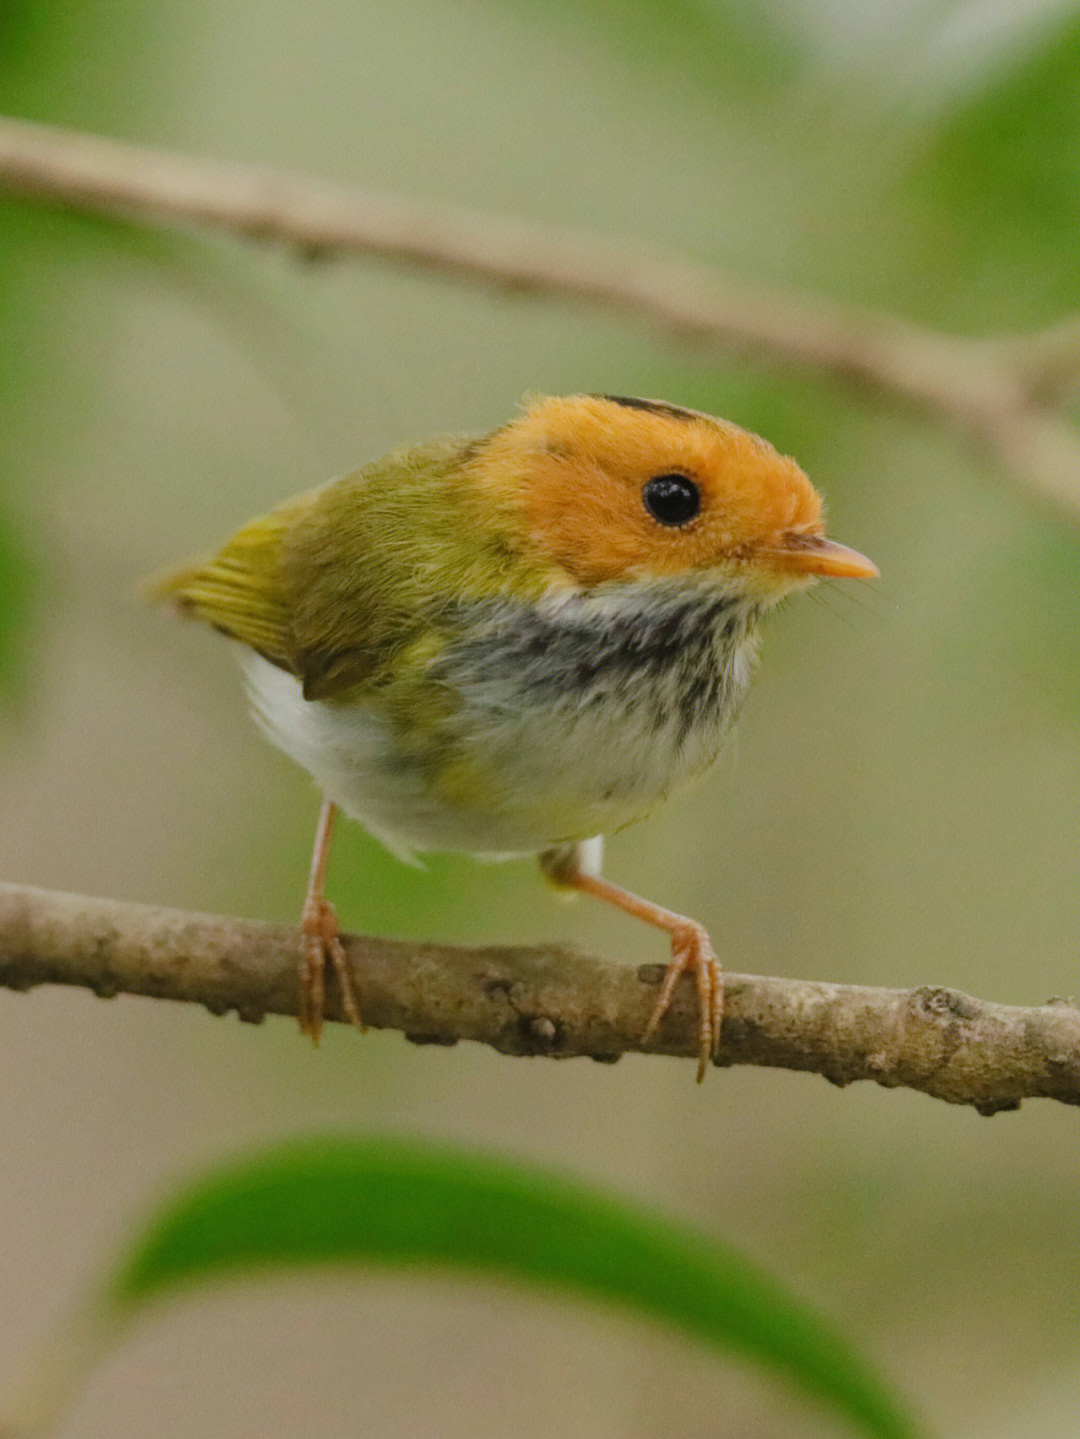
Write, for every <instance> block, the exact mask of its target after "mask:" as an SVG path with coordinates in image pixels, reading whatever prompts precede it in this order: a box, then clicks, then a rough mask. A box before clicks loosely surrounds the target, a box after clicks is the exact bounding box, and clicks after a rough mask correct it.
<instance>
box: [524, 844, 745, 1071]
mask: <svg viewBox="0 0 1080 1439" xmlns="http://www.w3.org/2000/svg"><path fill="white" fill-rule="evenodd" d="M581 850H582V847H581V846H580V845H573V846H565V847H560V848H559V849H552V850H547V851H545V852H544V853H543V854H542V855H541V856H540V868H541V869H542V871H543V872H544V875H545V876H546V877H547V879H549V880H550V881H551V883H552V884H554V885H555V886H556V887H557V888H560V889H571V890H577V891H579V892H580V893H582V894H591V895H593V896H594V897H595V898H596V899H602V900H606V901H607V903H608V904H613V905H615V906H616V907H617V908H618V909H621V910H625V912H626V913H627V914H632V915H633V916H634V917H635V919H641V920H644V921H645V923H646V924H652V925H655V926H656V927H657V929H663V930H665V931H666V932H667V933H668V934H669V935H670V936H671V962H670V963H669V964H668V967H667V969H666V970H665V971H664V979H663V983H662V984H661V986H660V994H659V996H658V998H657V1001H656V1004H655V1005H654V1006H653V1011H652V1014H651V1015H650V1016H649V1022H648V1024H647V1025H646V1026H645V1029H644V1032H643V1033H642V1036H641V1042H642V1044H647V1043H648V1042H649V1040H650V1039H651V1038H652V1036H653V1035H654V1034H655V1032H656V1027H657V1025H658V1024H659V1023H660V1021H661V1020H662V1019H663V1017H664V1015H665V1014H666V1013H667V1010H668V1008H669V1006H670V1004H671V1000H672V996H673V995H674V993H675V986H676V984H677V983H678V982H679V979H680V977H681V976H682V975H684V974H686V973H687V972H689V973H691V974H692V975H693V976H694V979H695V981H696V983H697V992H698V1067H697V1080H698V1083H699V1084H700V1083H701V1081H702V1080H703V1079H704V1078H705V1073H706V1071H707V1069H708V1067H709V1061H710V1059H712V1058H713V1056H714V1055H715V1054H716V1052H717V1050H718V1049H719V1047H720V1025H721V1021H722V1020H723V1015H724V977H723V971H722V969H721V967H720V961H719V960H718V959H717V957H716V952H715V951H714V949H713V947H712V943H711V942H710V940H709V936H708V934H707V932H706V931H705V929H704V928H703V927H702V926H701V925H700V924H698V923H697V921H696V920H693V919H687V918H685V916H683V915H681V914H676V913H675V912H674V911H673V910H670V909H663V908H662V907H661V906H660V905H658V904H653V903H652V902H651V901H650V900H647V899H642V898H641V897H640V896H639V895H636V894H631V893H630V891H629V890H626V889H621V888H620V887H619V885H617V884H612V883H611V881H610V880H606V879H604V878H603V876H602V875H599V874H593V873H590V871H589V870H588V869H587V868H586V867H585V865H584V863H583V855H582V852H581Z"/></svg>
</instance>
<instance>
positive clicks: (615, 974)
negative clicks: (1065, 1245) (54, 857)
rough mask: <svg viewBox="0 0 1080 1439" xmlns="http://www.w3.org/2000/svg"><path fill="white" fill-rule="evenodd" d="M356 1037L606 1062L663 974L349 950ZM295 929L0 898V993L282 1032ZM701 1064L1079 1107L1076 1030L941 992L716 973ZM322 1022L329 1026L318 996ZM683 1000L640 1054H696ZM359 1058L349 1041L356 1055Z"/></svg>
mask: <svg viewBox="0 0 1080 1439" xmlns="http://www.w3.org/2000/svg"><path fill="white" fill-rule="evenodd" d="M345 947H346V951H347V954H348V959H349V965H350V968H351V970H352V972H353V974H354V976H355V979H356V984H357V988H358V991H359V994H360V998H361V1003H362V1005H363V1010H364V1017H365V1019H366V1020H367V1022H368V1023H369V1024H371V1025H373V1026H374V1027H375V1028H379V1029H397V1030H402V1031H403V1032H404V1033H405V1034H406V1035H407V1036H408V1037H409V1038H410V1039H413V1040H415V1041H417V1042H419V1043H429V1044H453V1043H456V1042H457V1041H458V1040H461V1039H471V1040H477V1041H479V1042H480V1043H483V1044H487V1045H490V1046H491V1047H492V1048H494V1049H497V1050H498V1051H499V1052H500V1053H502V1054H514V1055H545V1056H549V1057H552V1058H556V1059H558V1058H569V1057H572V1056H580V1055H588V1056H591V1057H592V1058H594V1059H598V1060H605V1061H610V1060H614V1059H617V1058H618V1057H619V1055H621V1054H622V1053H624V1052H625V1051H628V1050H640V1049H641V1048H642V1045H641V1035H642V1032H643V1030H644V1028H645V1023H646V1020H647V1019H648V1016H649V1013H650V1010H651V1009H652V1005H653V1002H654V999H655V994H656V986H657V984H658V983H659V982H660V976H661V973H662V970H663V966H662V965H658V964H657V965H644V966H640V967H637V968H633V967H630V966H628V965H625V964H615V963H612V962H610V961H608V960H604V959H600V958H598V957H596V956H595V955H589V954H583V953H580V952H577V951H574V950H570V949H563V948H559V947H557V946H554V945H538V946H535V947H528V948H526V947H508V946H493V947H488V948H483V949H466V948H460V947H453V946H450V945H439V944H406V943H399V942H395V941H392V940H386V939H371V938H362V937H357V936H353V937H349V938H346V940H345ZM299 952H300V951H299V934H298V931H297V930H296V929H290V928H282V927H279V926H273V925H268V924H261V923H258V922H256V921H254V920H243V919H225V918H214V917H212V916H208V915H201V914H190V913H186V912H183V911H179V910H169V909H153V908H149V907H147V906H144V905H135V904H125V903H121V902H118V901H115V900H107V899H87V898H83V897H81V896H77V895H67V894H54V893H50V892H49V891H47V890H40V889H31V888H29V887H27V886H22V885H11V884H7V885H0V987H6V988H8V989H13V990H23V989H31V988H33V987H34V986H36V985H40V984H64V985H78V986H82V987H84V988H87V989H91V990H93V991H94V992H95V993H96V994H98V995H101V996H111V995H114V994H119V993H124V994H137V995H146V996H150V997H152V998H155V999H173V1000H182V1001H186V1002H188V1003H192V1004H201V1005H203V1006H205V1007H206V1008H207V1009H209V1010H210V1011H211V1012H212V1013H214V1014H224V1013H226V1012H227V1011H229V1010H235V1011H236V1012H237V1014H239V1016H240V1018H241V1019H245V1020H248V1021H251V1022H258V1021H259V1020H261V1019H263V1017H264V1016H265V1015H267V1014H287V1015H295V1014H296V1013H297V1010H298V1005H299V984H298V977H297V964H298V959H299ZM725 1003H726V1008H725V1013H724V1023H723V1031H722V1036H721V1048H720V1056H719V1060H718V1062H719V1063H720V1064H721V1065H731V1064H755V1065H764V1066H770V1067H776V1068H782V1069H800V1070H808V1071H811V1072H813V1073H816V1074H822V1075H824V1076H825V1078H826V1079H829V1080H831V1081H832V1082H833V1083H834V1084H841V1085H842V1084H849V1083H851V1082H852V1081H853V1080H856V1079H872V1080H876V1081H877V1083H878V1084H881V1085H885V1086H887V1087H889V1088H898V1087H903V1088H908V1089H918V1090H921V1091H922V1092H923V1093H924V1094H930V1095H933V1096H935V1097H936V1098H938V1099H944V1100H948V1101H949V1102H950V1103H953V1104H971V1105H974V1106H975V1107H976V1108H977V1109H978V1110H979V1111H980V1112H981V1113H983V1114H993V1113H995V1112H997V1111H998V1110H1002V1109H1016V1108H1018V1107H1019V1104H1020V1101H1021V1100H1022V1099H1028V1098H1036V1097H1046V1098H1050V1099H1058V1100H1061V1101H1062V1102H1063V1103H1066V1104H1080V1013H1078V1012H1077V1010H1076V1008H1075V1007H1074V1006H1073V1005H1072V1004H1071V1003H1069V1002H1068V1001H1063V1000H1059V1001H1052V1002H1050V1003H1049V1004H1046V1005H1042V1006H1040V1007H1038V1008H1033V1009H1020V1008H1016V1007H1013V1006H1009V1005H1001V1004H989V1003H986V1002H984V1001H982V1000H977V999H972V998H970V997H969V996H967V995H964V994H960V993H958V992H957V991H955V990H950V989H941V988H937V987H926V988H923V989H914V990H905V989H872V988H869V987H866V986H862V985H845V984H824V983H816V982H810V981H806V980H794V979H766V978H759V977H755V976H751V975H745V974H728V975H727V976H726V984H725ZM327 1013H328V1018H330V1019H333V1020H337V1021H343V1020H344V1019H345V1016H344V1014H343V1012H342V1009H341V1004H340V999H339V997H338V996H337V995H336V994H335V993H333V992H331V994H330V995H329V996H328V1003H327ZM697 1031H698V1023H697V1009H696V1005H695V1001H694V994H693V992H692V985H691V984H690V983H686V984H685V985H683V986H682V987H681V989H680V990H679V992H678V993H677V995H676V999H675V1002H674V1004H673V1005H672V1008H671V1010H670V1012H669V1014H668V1015H667V1017H666V1018H665V1019H664V1021H663V1023H662V1024H661V1026H660V1029H659V1032H658V1033H657V1035H656V1036H655V1039H654V1040H653V1041H652V1042H651V1043H650V1044H649V1046H648V1052H650V1053H658V1054H668V1055H685V1056H686V1057H688V1058H692V1057H694V1056H696V1054H697V1048H698V1032H697ZM357 1042H358V1043H361V1044H362V1043H363V1040H358V1041H357Z"/></svg>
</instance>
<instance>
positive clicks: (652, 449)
mask: <svg viewBox="0 0 1080 1439" xmlns="http://www.w3.org/2000/svg"><path fill="white" fill-rule="evenodd" d="M877 574H878V570H877V567H876V566H875V565H874V564H873V563H872V562H871V561H870V560H868V559H867V558H865V556H863V555H861V554H859V553H858V552H857V551H855V550H853V549H849V548H848V547H847V546H845V545H842V544H839V543H837V542H836V541H834V540H832V539H830V538H828V537H827V536H826V534H825V527H824V519H823V509H822V501H821V498H820V496H819V494H818V492H817V491H816V490H815V488H814V487H813V485H812V484H811V483H810V481H809V479H808V478H807V477H806V475H805V474H804V473H803V471H802V470H801V469H800V468H799V466H798V465H797V464H796V463H795V461H794V460H793V459H790V458H789V457H787V456H785V455H782V454H780V453H779V452H778V451H777V450H776V449H775V448H774V447H773V446H772V445H770V444H769V443H768V442H767V441H765V440H763V439H761V438H759V437H758V436H757V435H755V434H752V433H750V432H749V431H748V430H746V429H743V428H741V427H740V426H738V425H736V424H734V423H732V422H730V421H728V420H724V419H720V418H717V417H715V416H712V415H709V414H706V413H703V412H701V411H698V410H694V409H689V408H684V407H682V406H680V405H675V404H668V403H666V402H664V401H661V400H654V399H643V398H638V397H635V396H629V395H601V394H575V395H569V396H532V397H526V400H525V401H524V402H523V404H522V406H521V407H520V410H519V413H518V414H517V415H516V416H515V417H514V418H512V419H511V420H510V421H509V422H508V423H506V424H503V425H500V426H499V427H497V428H495V429H493V430H490V431H489V432H487V433H484V434H479V435H450V436H443V437H440V438H437V439H434V440H430V441H427V442H423V443H419V444H413V445H409V446H405V447H403V448H400V449H397V450H395V451H393V452H392V453H390V454H388V455H386V456H384V457H382V458H380V459H376V460H374V461H373V462H371V463H369V464H366V465H364V466H363V467H362V468H360V469H358V470H356V471H355V472H353V473H350V474H348V475H345V476H344V477H342V478H339V479H335V480H332V481H330V482H329V483H327V484H324V485H322V486H320V487H319V488H317V489H314V490H311V491H308V492H307V493H304V494H301V495H298V496H296V497H294V498H292V499H288V500H286V501H285V502H284V503H282V504H280V505H278V506H277V508H275V509H273V510H271V511H270V512H269V513H268V514H265V515H262V516H260V517H259V518H256V519H254V520H252V521H251V522H250V523H248V524H246V525H244V526H243V527H242V528H241V529H239V530H238V531H237V532H236V533H235V534H234V535H233V536H232V537H231V539H229V540H227V541H226V543H225V544H224V545H223V547H222V548H221V549H220V550H219V551H218V552H217V553H216V554H214V555H213V556H212V557H211V558H209V559H207V560H205V561H201V562H197V563H195V564H192V565H187V566H185V567H183V568H181V569H178V570H174V571H172V572H170V573H168V574H167V575H165V576H163V577H161V578H159V579H158V580H157V581H156V582H154V583H153V584H152V589H153V593H154V594H155V596H156V597H157V598H159V599H164V600H168V601H171V602H172V603H173V604H174V605H175V606H176V607H178V608H179V610H180V611H182V612H184V613H186V614H188V615H191V616H194V617H197V618H199V619H201V620H204V621H206V622H208V623H209V624H210V625H211V626H213V628H214V629H216V630H218V631H220V632H221V633H222V634H224V635H226V636H227V637H228V638H229V639H230V640H231V641H232V642H233V645H234V647H235V648H236V649H237V651H238V654H239V658H240V661H241V664H242V667H243V672H244V678H245V681H246V686H247V690H248V694H249V698H250V703H251V708H252V711H253V714H254V718H255V720H256V722H257V724H258V725H259V727H260V728H261V729H262V730H263V732H264V733H265V735H266V736H267V737H268V738H269V739H270V740H271V741H272V742H273V743H274V744H275V745H277V746H278V747H279V748H280V749H281V750H283V751H284V752H285V753H286V754H287V755H289V756H290V757H291V758H292V759H293V760H295V761H296V762H297V763H298V764H299V765H300V766H302V767H303V768H304V769H305V770H307V771H308V773H309V774H310V775H311V776H312V777H313V778H314V780H315V782H316V784H317V785H318V786H319V788H320V790H321V792H322V796H323V800H322V807H321V810H320V813H319V819H318V824H317V826H316V836H315V844H314V852H313V857H312V863H311V870H310V875H309V880H308V886H307V891H306V896H305V899H304V904H303V908H302V913H301V922H300V940H299V951H300V952H299V984H300V999H299V1003H298V1014H299V1020H300V1028H301V1030H302V1032H303V1033H304V1034H306V1035H308V1036H309V1037H310V1038H312V1039H313V1040H315V1041H317V1040H318V1038H319V1035H320V1032H321V1029H322V1024H323V1010H324V1006H325V994H326V972H327V968H328V966H329V968H330V969H331V970H332V971H333V973H334V974H335V976H336V981H337V984H338V987H339V990H340V994H341V1002H342V1008H343V1011H344V1012H345V1015H346V1017H347V1018H348V1019H349V1020H350V1021H351V1022H352V1023H353V1024H354V1025H356V1026H357V1027H358V1028H363V1020H362V1006H361V1003H360V999H359V996H358V994H357V989H356V985H355V984H354V981H353V978H352V976H351V974H350V972H349V966H348V964H347V962H346V955H345V951H344V947H343V946H342V943H341V939H340V935H339V928H338V920H337V915H336V912H335V910H334V908H333V906H332V904H331V902H330V901H329V900H328V898H327V896H326V873H327V864H328V859H329V854H330V845H331V836H332V832H333V828H334V823H335V818H336V816H337V815H338V813H339V812H342V813H344V814H345V815H346V816H347V817H349V818H351V819H353V820H356V821H359V823H360V824H361V825H363V826H364V827H365V828H366V829H367V830H368V831H369V832H370V833H371V834H373V835H374V836H375V837H376V838H378V839H379V840H381V841H382V842H383V843H384V844H385V845H386V846H387V847H388V848H389V849H390V850H391V851H392V852H394V853H395V854H397V855H398V856H399V857H401V858H404V859H408V858H411V857H414V856H416V855H417V854H419V853H422V852H425V851H439V850H464V851H469V852H473V853H476V854H479V855H483V856H497V857H516V856H536V857H538V859H539V866H540V870H541V872H542V874H543V876H544V877H545V878H546V879H547V880H548V881H549V882H550V883H551V884H552V885H553V886H555V887H556V888H557V889H559V890H561V891H563V892H565V893H568V894H569V893H579V894H586V895H591V896H593V897H595V898H596V899H598V900H603V901H606V902H608V903H609V904H612V905H614V906H615V907H617V908H618V909H620V910H623V911H624V912H626V913H627V914H630V915H633V916H635V917H637V918H638V919H640V920H643V921H644V922H645V923H647V924H650V925H652V926H655V927H656V928H658V929H660V930H662V931H664V932H665V933H666V934H667V936H668V938H669V942H670V949H671V952H670V960H669V962H668V964H667V966H666V969H665V972H664V977H663V980H662V983H661V986H660V989H659V993H658V997H657V999H656V1002H655V1005H654V1007H653V1009H652V1013H651V1015H650V1018H649V1020H648V1024H647V1025H646V1027H645V1030H644V1032H643V1035H642V1042H643V1044H644V1043H647V1042H648V1041H649V1040H650V1039H651V1038H652V1037H653V1035H654V1034H655V1032H656V1029H657V1026H658V1025H659V1023H660V1021H661V1019H662V1018H663V1016H664V1014H665V1013H666V1011H667V1009H668V1008H669V1006H670V1004H671V1001H672V997H673V995H674V992H675V989H676V985H677V984H678V982H679V980H680V978H681V977H682V976H683V975H690V976H691V977H692V979H693V981H694V984H695V985H696V992H697V1058H698V1066H697V1078H698V1080H699V1081H700V1080H701V1079H702V1077H703V1076H704V1074H705V1073H706V1070H707V1067H708V1064H709V1063H710V1061H711V1060H712V1059H714V1058H715V1057H716V1055H717V1053H718V1048H719V1042H720V1030H721V1024H722V1018H723V972H722V969H721V966H720V962H719V959H718V957H717V954H716V952H715V950H714V948H713V946H712V943H711V941H710V938H709V935H708V933H707V931H706V930H705V928H704V927H703V926H702V925H701V924H699V923H698V922H697V921H695V920H693V919H691V918H689V917H686V916H683V915H680V914H677V913H675V912H674V911H672V910H669V909H666V908H664V907H662V906H661V905H659V904H656V903H654V902H652V901H651V900H648V899H645V898H642V897H640V896H638V895H636V894H632V893H630V892H629V891H627V890H625V889H622V888H621V887H619V886H618V885H616V884H614V883H612V882H611V881H610V880H608V879H607V878H606V877H605V876H604V875H603V872H602V868H601V858H602V844H603V836H604V835H605V834H610V833H612V832H613V831H616V830H619V829H621V828H622V827H623V826H625V825H627V824H629V823H631V822H632V821H636V820H639V819H641V818H643V817H644V816H645V815H647V814H648V813H650V811H652V810H653V809H654V808H655V807H656V806H657V805H658V804H660V803H661V802H662V801H663V800H664V799H665V798H666V797H667V796H668V795H669V793H670V792H671V791H672V790H674V789H676V788H677V787H678V786H680V785H681V784H683V783H685V782H686V781H688V780H690V779H691V778H693V777H694V776H697V775H699V774H701V773H702V772H703V771H705V770H706V769H708V767H709V766H710V765H711V764H712V763H713V761H714V760H715V759H716V757H717V755H718V753H719V752H720V750H721V747H722V745H723V743H724V740H725V738H726V737H727V735H728V733H729V731H730V730H731V727H732V724H733V722H734V720H735V718H736V716H737V714H738V711H739V708H740V705H741V702H742V700H743V697H744V695H745V693H746V689H747V685H748V682H749V680H750V677H751V673H752V670H753V668H754V661H755V657H756V650H757V643H758V634H759V629H760V625H761V621H762V620H763V618H764V617H765V615H766V614H767V613H768V612H769V611H770V610H772V609H773V608H774V607H775V606H776V605H777V604H778V603H779V601H781V600H782V599H783V598H784V597H785V596H787V595H789V594H791V593H793V592H794V591H797V590H800V589H804V588H806V587H807V586H809V585H810V584H812V583H813V582H814V581H815V580H817V579H818V578H820V577H822V576H833V577H838V578H855V579H869V578H873V577H875V576H876V575H877Z"/></svg>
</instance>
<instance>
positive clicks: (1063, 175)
mask: <svg viewBox="0 0 1080 1439" xmlns="http://www.w3.org/2000/svg"><path fill="white" fill-rule="evenodd" d="M1078 76H1080V20H1078V18H1077V11H1076V9H1075V8H1072V9H1070V10H1069V11H1067V12H1065V13H1064V14H1063V15H1062V17H1061V21H1060V22H1059V24H1058V25H1057V27H1056V28H1050V29H1047V31H1046V33H1045V34H1042V35H1041V36H1040V37H1039V40H1038V43H1033V44H1032V45H1030V46H1023V47H1019V48H1018V50H1017V58H1016V61H1015V62H1014V63H1013V64H1012V65H1011V66H1007V65H1000V64H999V65H998V66H997V67H996V68H995V70H994V72H993V73H992V74H991V75H990V76H988V77H987V78H986V79H985V80H984V83H983V84H982V85H981V86H979V87H978V88H976V89H973V90H971V91H969V92H967V93H965V94H963V95H962V96H961V97H960V100H959V102H958V103H957V105H956V107H955V108H954V111H953V114H952V116H951V118H949V119H948V120H947V121H946V122H945V123H944V124H943V126H942V127H941V129H940V131H939V132H938V134H937V135H936V137H935V138H934V139H933V140H932V142H931V143H930V144H929V146H927V147H926V149H925V151H924V155H923V159H922V161H921V162H920V165H919V182H920V183H921V184H925V185H926V187H927V191H928V194H929V197H930V198H931V199H932V201H933V203H934V204H935V206H936V207H938V208H939V209H940V211H941V212H942V215H943V218H945V217H947V223H948V229H947V231H946V232H943V233H941V234H940V235H939V236H938V237H937V241H936V243H935V244H934V245H933V248H932V251H931V253H933V254H934V257H935V264H936V265H938V266H939V267H945V269H946V271H951V270H952V269H953V268H954V267H955V269H956V271H957V272H961V271H968V272H969V273H970V272H971V271H974V272H975V278H976V279H978V275H979V274H980V273H985V275H986V277H987V279H986V280H985V281H984V282H983V283H984V285H985V286H988V287H989V288H986V291H985V300H986V303H987V306H988V314H989V315H990V316H992V317H993V323H995V325H996V326H997V327H1002V326H1003V324H1009V323H1011V324H1013V325H1014V326H1016V327H1017V328H1022V327H1024V326H1025V325H1027V324H1030V325H1032V326H1034V325H1036V324H1038V323H1039V322H1040V320H1042V319H1044V318H1048V317H1049V318H1053V317H1054V316H1056V315H1057V314H1058V313H1059V312H1060V311H1061V310H1062V309H1071V308H1074V307H1075V306H1076V305H1078V304H1080V267H1078V266H1077V264H1076V247H1075V236H1076V232H1077V227H1078V226H1080V84H1078V83H1077V77H1078ZM991 277H992V280H991Z"/></svg>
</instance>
